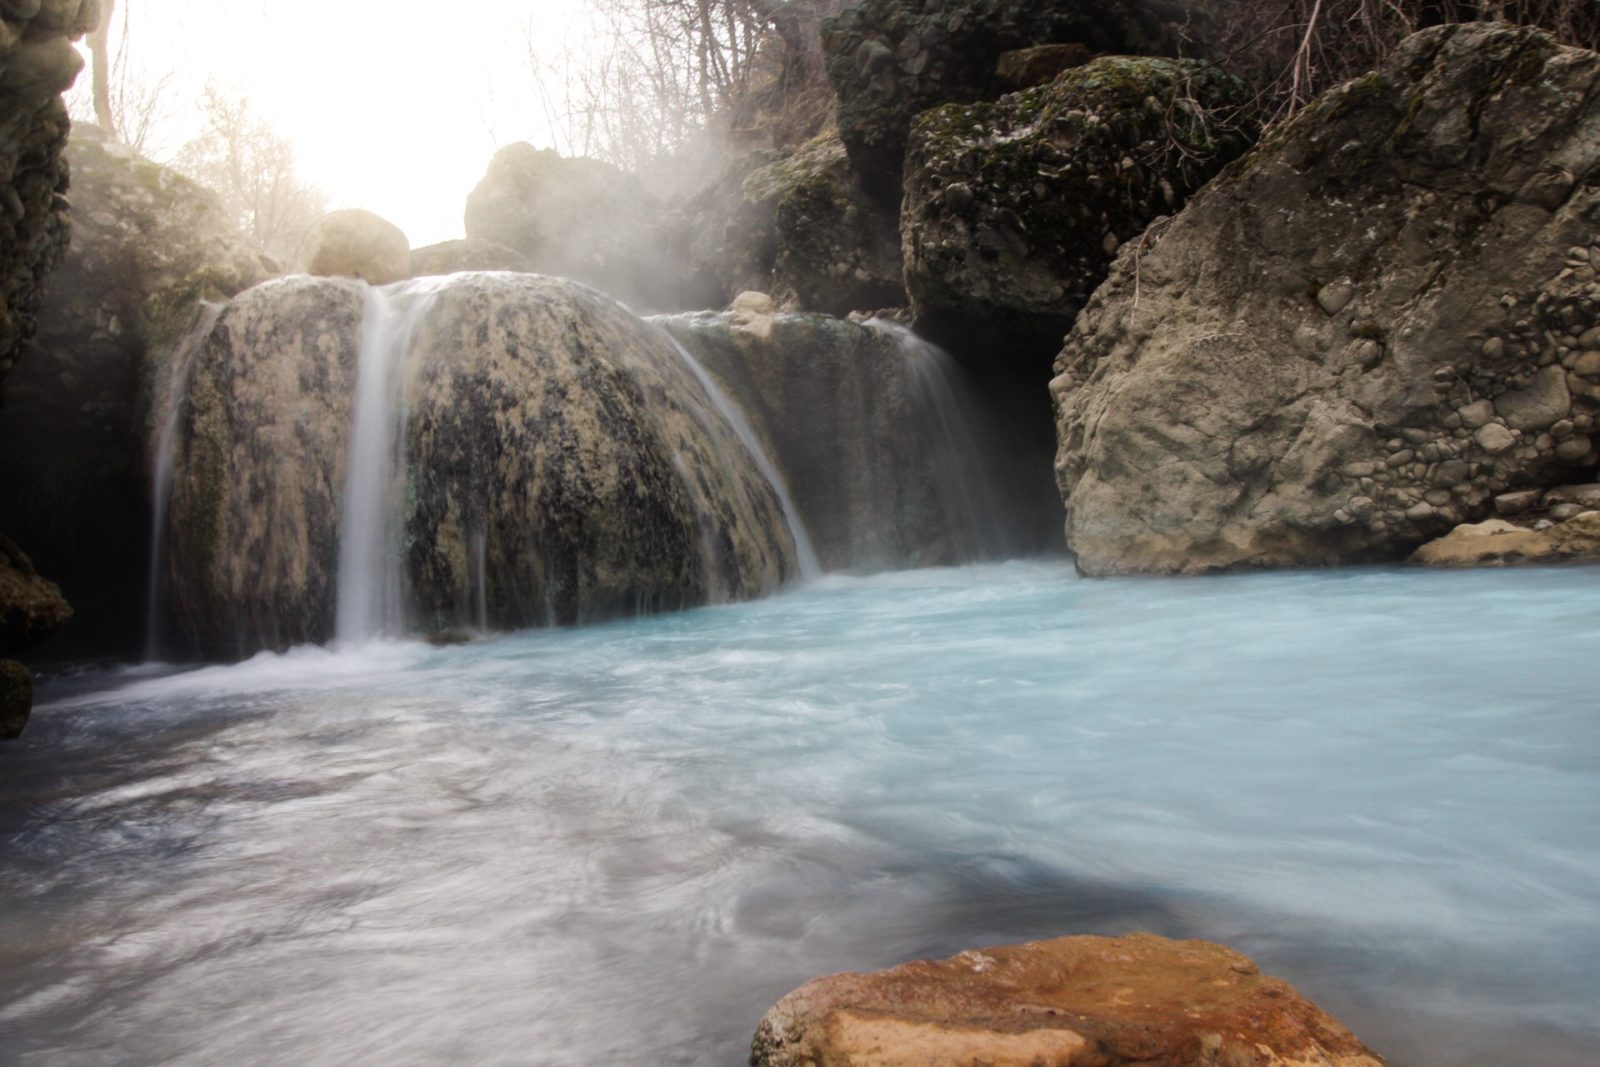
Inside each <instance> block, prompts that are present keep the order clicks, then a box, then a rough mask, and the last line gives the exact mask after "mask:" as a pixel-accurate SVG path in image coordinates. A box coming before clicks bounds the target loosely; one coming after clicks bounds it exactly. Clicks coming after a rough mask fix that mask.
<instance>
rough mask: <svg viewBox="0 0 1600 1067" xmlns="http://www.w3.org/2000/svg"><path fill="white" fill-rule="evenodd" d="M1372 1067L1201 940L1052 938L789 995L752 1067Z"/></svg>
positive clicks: (1284, 990)
mask: <svg viewBox="0 0 1600 1067" xmlns="http://www.w3.org/2000/svg"><path fill="white" fill-rule="evenodd" d="M1091 1062H1092V1063H1094V1064H1096V1065H1097V1067H1137V1065H1145V1064H1155V1063H1159V1064H1164V1065H1170V1067H1210V1065H1212V1064H1239V1065H1246V1064H1248V1065H1250V1067H1301V1065H1306V1064H1312V1063H1315V1064H1319V1065H1322V1067H1382V1065H1383V1062H1384V1061H1383V1060H1382V1059H1381V1058H1380V1057H1379V1056H1377V1055H1376V1054H1375V1053H1373V1052H1372V1051H1371V1050H1370V1049H1368V1048H1367V1047H1366V1046H1365V1045H1363V1044H1362V1043H1361V1042H1360V1041H1359V1040H1358V1039H1357V1038H1356V1037H1355V1036H1354V1035H1353V1034H1351V1033H1350V1032H1349V1031H1348V1030H1347V1029H1345V1028H1344V1027H1343V1026H1342V1025H1340V1023H1339V1022H1338V1021H1337V1020H1336V1019H1334V1018H1333V1017H1332V1016H1330V1015H1328V1014H1327V1013H1325V1012H1323V1011H1321V1010H1320V1009H1319V1008H1317V1007H1316V1006H1315V1005H1314V1004H1312V1003H1311V1002H1310V1001H1308V1000H1306V999H1305V998H1304V997H1302V996H1301V995H1300V994H1299V993H1297V992H1296V991H1295V990H1294V989H1293V988H1292V987H1290V986H1289V985H1288V984H1286V983H1284V982H1282V981H1279V980H1278V979H1275V978H1269V977H1267V976H1265V975H1263V974H1262V973H1261V972H1260V971H1259V970H1258V969H1257V968H1256V966H1255V965H1254V964H1253V963H1251V962H1250V961H1249V960H1248V959H1246V958H1245V957H1244V956H1241V955H1240V954H1239V953H1237V952H1234V951H1232V950H1230V949H1227V948H1224V947H1223V946H1221V945H1216V944H1212V943H1210V942H1205V941H1170V940H1167V939H1165V938H1160V937H1155V936H1152V935H1149V934H1133V935H1130V936H1127V937H1120V938H1106V937H1065V938H1060V939H1058V940H1055V941H1038V942H1032V943H1029V944H1024V945H1011V946H1005V947H1001V948H986V949H978V950H972V951H968V952H963V953H960V954H959V955H956V956H952V957H951V958H949V959H947V960H940V961H937V962H931V961H919V962H916V963H908V964H906V965H904V966H901V967H896V968H894V969H892V970H888V971H881V972H878V973H876V974H840V975H834V976H832V977H830V978H822V979H818V980H817V981H814V982H811V983H810V984H808V985H805V986H802V987H801V988H800V989H798V990H796V991H795V992H793V993H790V994H789V995H788V996H786V997H784V998H783V999H782V1000H780V1001H779V1002H778V1003H777V1005H775V1006H774V1007H773V1008H772V1010H771V1011H769V1012H768V1013H767V1015H766V1017H765V1018H764V1019H762V1021H761V1025H760V1027H759V1028H758V1029H757V1031H756V1036H755V1041H754V1043H753V1045H752V1048H751V1054H750V1063H751V1065H752V1067H914V1065H916V1067H921V1065H937V1067H1073V1065H1078V1064H1088V1063H1091Z"/></svg>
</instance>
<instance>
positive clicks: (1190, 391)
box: [1055, 23, 1600, 574]
mask: <svg viewBox="0 0 1600 1067" xmlns="http://www.w3.org/2000/svg"><path fill="white" fill-rule="evenodd" d="M1596 94H1600V55H1596V54H1595V53H1593V52H1588V51H1584V50H1581V49H1572V48H1563V47H1561V46H1559V45H1557V44H1556V43H1555V42H1554V41H1553V40H1552V39H1551V38H1549V37H1548V36H1546V35H1544V34H1541V33H1538V32H1536V31H1531V30H1521V29H1514V28H1510V27H1507V26H1503V25H1497V24H1488V23H1474V24H1467V25H1461V26H1451V27H1440V28H1437V29H1433V30H1428V31H1424V32H1423V33H1420V34H1417V35H1415V36H1414V37H1412V38H1411V39H1409V40H1408V41H1406V42H1405V43H1404V44H1403V45H1402V47H1401V48H1400V49H1399V50H1398V51H1397V52H1396V53H1395V54H1394V56H1393V57H1392V58H1391V59H1390V61H1389V62H1388V63H1387V64H1386V65H1385V66H1384V67H1383V68H1382V69H1381V70H1380V71H1378V72H1377V73H1375V74H1372V75H1370V76H1368V77H1364V78H1361V79H1358V80H1356V81H1354V82H1351V83H1349V84H1347V85H1345V86H1342V87H1340V88H1338V89H1335V90H1333V91H1332V92H1330V93H1328V94H1325V95H1324V96H1323V97H1321V98H1319V99H1318V100H1317V101H1315V102H1314V103H1313V104H1312V105H1311V106H1310V107H1308V108H1306V109H1305V110H1304V111H1303V112H1301V113H1300V114H1299V115H1298V116H1296V117H1295V118H1294V119H1292V120H1290V121H1288V122H1286V123H1284V124H1282V125H1281V126H1279V127H1277V128H1276V129H1275V130H1274V132H1273V133H1272V134H1271V135H1270V136H1269V137H1267V138H1266V139H1265V141H1264V142H1263V143H1262V144H1261V145H1260V146H1258V147H1257V148H1256V149H1255V150H1254V151H1253V152H1251V153H1250V154H1249V155H1247V156H1245V157H1244V158H1243V159H1241V160H1239V161H1238V162H1236V163H1235V164H1233V165H1232V166H1231V167H1230V168H1229V169H1228V170H1227V171H1226V172H1224V174H1223V175H1222V176H1221V177H1219V178H1218V179H1217V180H1215V181H1213V182H1212V183H1211V184H1210V185H1209V186H1208V187H1207V188H1205V189H1204V190H1202V191H1201V192H1200V193H1199V194H1198V195H1197V196H1196V197H1195V198H1194V199H1193V200H1192V201H1191V202H1190V204H1189V206H1188V208H1187V209H1185V210H1184V211H1183V212H1182V213H1181V214H1180V215H1179V216H1178V217H1177V218H1176V219H1175V220H1174V221H1173V222H1172V223H1171V224H1170V225H1168V226H1166V227H1164V228H1163V229H1162V231H1161V232H1159V233H1158V234H1156V235H1155V237H1154V239H1153V240H1150V239H1147V241H1146V247H1142V248H1140V249H1139V250H1138V254H1137V255H1135V254H1134V252H1133V251H1132V250H1130V251H1127V252H1124V253H1123V254H1122V255H1121V256H1120V257H1119V259H1118V262H1117V265H1116V267H1115V269H1114V271H1113V273H1112V276H1111V278H1110V280H1109V281H1108V282H1107V284H1106V285H1105V286H1104V287H1102V288H1101V289H1100V290H1099V291H1098V292H1097V293H1096V294H1095V296H1094V298H1093V299H1092V300H1091V301H1090V303H1089V305H1088V306H1087V308H1086V309H1085V311H1084V313H1083V314H1082V315H1081V316H1080V318H1079V319H1078V322H1077V327H1076V329H1075V331H1074V332H1073V334H1072V335H1071V336H1070V337H1069V338H1068V341H1067V345H1066V348H1065V350H1064V351H1063V352H1062V355H1061V358H1060V360H1059V361H1058V363H1057V368H1056V369H1057V373H1058V380H1061V381H1063V383H1064V385H1063V387H1062V388H1061V389H1059V390H1056V391H1055V395H1056V396H1057V410H1058V434H1059V440H1060V450H1059V455H1058V467H1057V469H1058V481H1059V485H1060V488H1061V491H1062V494H1063V496H1064V498H1065V499H1066V501H1067V507H1068V528H1067V532H1068V541H1069V544H1070V546H1071V547H1072V548H1073V550H1074V551H1076V552H1077V554H1078V562H1079V566H1080V567H1081V568H1082V569H1083V570H1084V571H1085V572H1087V573H1091V574H1106V573H1118V572H1129V571H1205V570H1214V569H1220V568H1230V567H1245V566H1291V565H1307V564H1311V565H1316V564H1331V563H1339V562H1349V561H1357V560H1373V559H1396V558H1401V557H1403V556H1405V555H1406V554H1408V553H1409V552H1411V551H1412V550H1413V549H1414V548H1415V547H1416V546H1417V545H1419V544H1421V543H1422V542H1424V541H1426V540H1428V539H1430V538H1431V537H1435V536H1438V535H1439V534H1440V533H1443V532H1445V531H1447V530H1449V529H1450V528H1451V527H1452V526H1454V525H1455V524H1458V523H1460V522H1463V521H1465V520H1467V519H1469V518H1473V517H1477V516H1481V515H1483V514H1485V513H1487V511H1488V509H1489V507H1490V502H1491V500H1492V498H1493V497H1494V496H1495V495H1497V494H1500V493H1504V492H1506V491H1508V490H1511V489H1513V488H1518V487H1534V486H1547V485H1552V484H1559V483H1560V482H1561V481H1566V480H1570V472H1571V470H1572V467H1571V465H1569V464H1568V463H1566V462H1564V461H1562V460H1560V459H1558V458H1557V457H1556V456H1555V455H1554V454H1553V453H1551V452H1540V451H1538V450H1537V449H1535V448H1533V447H1531V446H1532V443H1533V435H1532V434H1531V433H1530V435H1529V436H1528V437H1527V438H1526V439H1525V440H1523V441H1522V442H1521V443H1520V444H1519V442H1518V439H1517V438H1516V436H1515V434H1514V431H1512V430H1511V429H1509V428H1507V427H1504V426H1500V425H1499V424H1498V423H1494V422H1489V423H1482V424H1480V425H1478V426H1477V428H1476V431H1475V432H1474V433H1472V436H1469V437H1465V438H1463V437H1458V436H1456V435H1457V434H1458V433H1469V432H1470V431H1468V430H1466V429H1462V430H1455V429H1453V428H1452V427H1451V425H1450V422H1451V420H1452V418H1453V417H1458V418H1460V419H1461V420H1462V422H1463V424H1464V426H1472V425H1473V423H1475V422H1480V421H1481V418H1482V415H1483V409H1482V407H1481V403H1482V402H1483V401H1485V400H1487V401H1488V402H1489V403H1490V404H1491V405H1492V406H1493V407H1494V408H1495V409H1496V410H1504V411H1506V412H1509V413H1510V414H1511V416H1513V417H1515V418H1516V419H1517V421H1518V423H1520V424H1521V425H1524V426H1527V427H1529V428H1530V430H1532V429H1533V428H1536V427H1539V428H1542V427H1549V426H1551V425H1553V424H1554V423H1555V422H1556V421H1558V420H1559V419H1560V418H1562V417H1570V418H1571V419H1572V421H1573V423H1574V427H1576V426H1577V425H1578V424H1579V420H1580V418H1584V417H1588V416H1589V415H1592V414H1593V413H1594V412H1595V411H1596V410H1597V408H1600V404H1597V403H1596V402H1595V401H1594V400H1591V399H1590V398H1587V397H1580V398H1577V399H1572V400H1570V403H1569V402H1568V401H1567V400H1566V398H1564V396H1563V393H1564V389H1565V387H1564V386H1563V385H1561V384H1559V383H1558V382H1557V376H1558V375H1559V374H1560V371H1559V370H1552V369H1549V368H1545V369H1543V370H1539V371H1535V372H1533V373H1532V375H1531V376H1529V374H1528V371H1527V370H1526V369H1524V368H1527V367H1530V366H1533V367H1537V366H1538V365H1539V363H1540V362H1541V361H1543V360H1545V359H1546V358H1548V357H1553V356H1554V355H1555V354H1556V353H1557V351H1558V349H1559V347H1560V345H1561V344H1563V343H1564V341H1563V339H1564V338H1566V337H1568V336H1570V334H1571V332H1572V331H1574V330H1579V331H1581V330H1586V329H1588V328H1591V327H1592V326H1593V325H1594V324H1595V323H1596V321H1600V305H1597V302H1596V299H1595V297H1594V294H1593V293H1591V292H1590V283H1589V282H1588V281H1586V280H1585V278H1584V277H1583V276H1581V275H1579V274H1577V273H1575V272H1573V271H1571V270H1565V269H1564V262H1565V257H1564V250H1565V249H1567V248H1570V247H1573V246H1575V245H1580V244H1581V245H1585V246H1587V245H1588V244H1590V242H1591V240H1592V238H1593V233H1594V228H1593V223H1592V221H1591V220H1592V218H1593V217H1594V214H1595V213H1596V212H1600V186H1596V185H1595V183H1594V181H1593V180H1592V177H1593V176H1595V175H1597V174H1600V141H1597V140H1596V139H1595V138H1593V137H1591V136H1589V135H1588V134H1587V133H1585V132H1582V131H1585V130H1587V128H1588V127H1587V126H1586V125H1585V123H1586V122H1587V119H1586V117H1585V116H1587V115H1588V113H1589V112H1588V110H1587V109H1588V108H1589V104H1588V103H1587V102H1588V101H1589V100H1592V99H1593V98H1594V96H1595V95H1596ZM1466 115H1474V116H1481V121H1478V122H1475V123H1470V124H1469V123H1467V122H1465V120H1464V116H1466ZM1558 165H1559V166H1560V167H1561V168H1563V169H1564V170H1565V171H1569V172H1570V173H1572V174H1573V175H1574V176H1575V178H1576V179H1577V180H1576V182H1575V184H1573V185H1572V186H1571V189H1570V192H1569V194H1568V195H1567V197H1566V199H1565V200H1563V201H1561V202H1560V203H1557V204H1555V205H1554V206H1553V207H1552V206H1551V205H1550V203H1549V202H1548V198H1547V197H1546V196H1545V187H1544V186H1542V185H1540V186H1538V188H1537V189H1536V188H1535V186H1536V185H1538V183H1537V182H1536V178H1537V176H1538V174H1539V173H1541V171H1542V170H1546V169H1548V168H1550V167H1553V166H1558ZM1338 280H1348V281H1349V282H1350V283H1351V284H1352V285H1353V286H1354V288H1355V290H1356V291H1357V292H1359V293H1360V294H1361V295H1360V303H1361V311H1360V323H1359V324H1358V326H1359V332H1360V333H1361V334H1365V335H1367V336H1364V337H1360V336H1358V337H1357V338H1354V339H1352V341H1351V342H1350V347H1349V348H1343V347H1341V346H1340V345H1338V344H1336V343H1334V340H1333V338H1332V336H1331V335H1326V336H1328V340H1327V341H1325V342H1324V343H1323V344H1321V345H1320V346H1317V347H1313V348H1311V349H1307V348H1304V347H1297V346H1296V344H1295V338H1296V335H1297V332H1299V331H1301V330H1302V329H1303V327H1304V326H1305V325H1306V324H1307V323H1310V324H1311V325H1312V326H1313V329H1314V330H1318V331H1320V330H1321V329H1322V328H1324V327H1326V326H1329V325H1331V324H1330V323H1328V320H1327V314H1326V312H1325V311H1324V309H1323V308H1322V307H1321V306H1320V305H1319V304H1318V302H1317V300H1316V299H1315V295H1316V294H1317V293H1318V292H1319V291H1320V290H1321V289H1322V287H1323V286H1325V285H1328V284H1330V283H1331V282H1334V281H1338ZM1317 336H1319V337H1322V336H1325V335H1322V334H1320V333H1318V334H1317ZM1491 337H1499V338H1503V339H1505V341H1506V344H1505V346H1504V353H1505V355H1504V356H1503V357H1502V358H1501V359H1499V360H1496V359H1492V358H1490V357H1488V356H1486V355H1484V354H1483V350H1484V348H1485V346H1484V343H1483V342H1484V339H1486V338H1491ZM1356 341H1360V342H1361V344H1362V345H1365V344H1367V343H1369V342H1370V343H1372V344H1373V345H1375V346H1376V347H1377V348H1378V350H1379V352H1378V358H1377V359H1375V360H1373V361H1370V362H1369V361H1367V360H1365V359H1363V358H1361V357H1360V356H1359V355H1358V353H1357V350H1356V349H1357V346H1356ZM1513 355H1518V356H1520V359H1519V361H1518V364H1517V365H1515V366H1513V365H1509V364H1508V363H1507V362H1506V360H1507V358H1509V357H1511V356H1513ZM1446 368H1449V370H1450V374H1449V375H1445V376H1439V375H1438V373H1437V372H1440V371H1442V370H1444V369H1446ZM1569 406H1570V407H1571V409H1572V413H1571V414H1570V415H1569V414H1568V412H1567V410H1565V408H1567V407H1569ZM1558 409H1562V410H1558ZM1413 428H1414V429H1419V430H1423V431H1426V433H1425V436H1427V437H1428V438H1429V440H1428V442H1427V443H1428V444H1433V445H1436V446H1437V447H1438V449H1439V451H1440V454H1443V453H1444V451H1445V450H1446V449H1447V448H1449V449H1458V451H1455V452H1453V453H1452V455H1453V458H1456V459H1459V460H1461V461H1463V462H1465V463H1467V464H1468V470H1469V479H1470V480H1469V481H1468V482H1466V483H1463V484H1461V485H1460V486H1459V488H1456V489H1452V502H1451V503H1450V504H1448V505H1446V506H1443V507H1436V508H1434V511H1433V513H1432V514H1430V515H1428V516H1426V517H1423V516H1422V515H1421V513H1420V510H1418V511H1413V510H1412V509H1413V508H1414V507H1415V505H1416V504H1417V502H1418V501H1419V500H1422V499H1423V498H1424V496H1425V494H1426V493H1427V492H1428V491H1430V490H1431V489H1434V488H1437V486H1436V485H1432V484H1430V478H1429V474H1428V471H1429V467H1428V465H1426V464H1422V463H1410V464H1403V465H1401V466H1399V467H1396V468H1391V469H1390V470H1389V472H1388V478H1387V480H1376V479H1375V480H1374V481H1373V483H1372V488H1371V489H1368V488H1367V487H1366V485H1365V484H1363V483H1361V482H1360V480H1359V479H1356V478H1354V477H1352V476H1350V475H1347V474H1345V473H1344V471H1346V470H1347V469H1350V468H1351V466H1352V465H1353V464H1357V463H1363V462H1378V461H1384V460H1385V459H1386V456H1387V454H1388V453H1387V449H1386V447H1385V443H1386V442H1387V441H1388V440H1390V439H1393V438H1396V437H1398V436H1399V431H1400V430H1402V429H1413ZM1423 447H1426V446H1423ZM1580 462H1582V461H1580ZM1436 473H1437V472H1436ZM1358 491H1359V492H1361V493H1362V495H1367V496H1370V497H1372V498H1373V499H1374V500H1375V502H1376V507H1375V508H1374V510H1373V511H1372V514H1371V515H1370V516H1369V517H1365V518H1357V517H1355V516H1352V515H1351V514H1350V513H1349V512H1348V511H1347V510H1346V509H1345V507H1344V505H1345V503H1346V501H1348V500H1349V498H1350V497H1351V496H1353V495H1356V494H1357V492H1358ZM1341 513H1342V514H1343V518H1341V517H1340V515H1341ZM1346 520H1354V521H1346Z"/></svg>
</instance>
